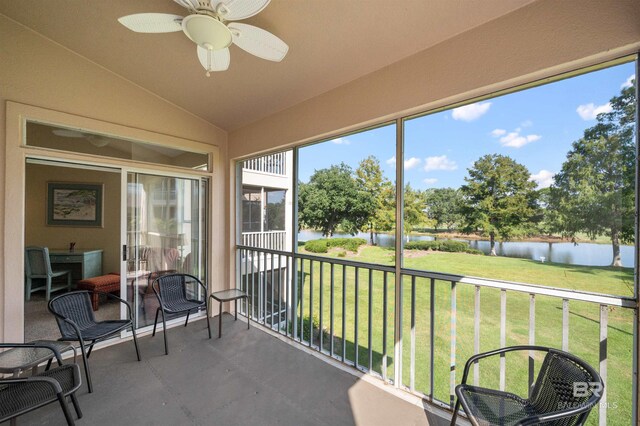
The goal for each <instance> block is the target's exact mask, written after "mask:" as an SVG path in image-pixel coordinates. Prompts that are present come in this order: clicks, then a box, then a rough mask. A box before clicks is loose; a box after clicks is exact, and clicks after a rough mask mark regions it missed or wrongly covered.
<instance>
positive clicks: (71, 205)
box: [47, 182, 103, 227]
mask: <svg viewBox="0 0 640 426" xmlns="http://www.w3.org/2000/svg"><path fill="white" fill-rule="evenodd" d="M102 188H103V185H102V184H101V183H71V182H48V183H47V225H49V226H94V227H101V226H102V192H103V191H102Z"/></svg>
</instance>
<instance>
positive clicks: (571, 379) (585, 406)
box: [451, 346, 604, 426]
mask: <svg viewBox="0 0 640 426" xmlns="http://www.w3.org/2000/svg"><path fill="white" fill-rule="evenodd" d="M512 351H542V352H546V353H547V354H546V355H545V358H544V361H543V362H542V366H541V367H540V372H539V373H538V377H537V378H536V382H535V384H534V385H533V388H532V389H531V393H530V397H529V399H524V398H521V397H520V396H518V395H515V394H512V393H509V392H503V391H497V390H492V389H486V388H481V387H478V386H471V385H468V384H466V381H467V377H468V375H469V369H470V368H471V366H472V365H473V364H474V363H475V362H477V361H478V360H480V359H482V358H486V357H490V356H494V355H499V354H504V353H506V352H512ZM575 383H581V384H584V391H582V390H581V391H580V392H576V390H575V389H576V388H575V385H574V384H575ZM603 390H604V384H603V382H602V378H601V377H600V375H599V374H598V373H597V372H596V371H595V370H594V369H593V368H592V367H591V366H590V365H588V364H587V363H585V362H584V361H583V360H581V359H580V358H578V357H576V356H574V355H571V354H569V353H567V352H563V351H560V350H557V349H552V348H547V347H544V346H511V347H506V348H502V349H498V350H495V351H491V352H485V353H482V354H478V355H475V356H472V357H471V358H469V360H468V361H467V363H466V365H465V367H464V373H463V375H462V384H460V385H458V386H457V387H456V395H457V397H458V401H457V403H456V406H455V409H454V412H453V417H452V419H451V425H452V426H453V425H455V422H456V417H457V415H458V410H459V409H460V405H461V404H462V407H463V408H464V411H465V413H466V414H467V416H468V418H469V421H470V422H471V424H472V425H476V426H477V425H533V424H541V423H542V424H547V425H563V426H574V425H582V424H584V423H585V422H586V420H587V417H588V416H589V412H590V411H591V409H592V408H593V406H594V405H596V404H597V403H598V401H599V400H600V397H601V393H602V391H603Z"/></svg>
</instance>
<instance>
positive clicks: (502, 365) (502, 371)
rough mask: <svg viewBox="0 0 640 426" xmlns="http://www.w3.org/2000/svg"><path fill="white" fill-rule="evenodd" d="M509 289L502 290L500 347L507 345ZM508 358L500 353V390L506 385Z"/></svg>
mask: <svg viewBox="0 0 640 426" xmlns="http://www.w3.org/2000/svg"><path fill="white" fill-rule="evenodd" d="M506 330H507V290H504V289H503V290H500V347H501V348H504V347H505V346H506V345H507V332H506ZM505 372H506V359H505V354H500V390H501V391H503V390H504V388H505V385H506V376H505Z"/></svg>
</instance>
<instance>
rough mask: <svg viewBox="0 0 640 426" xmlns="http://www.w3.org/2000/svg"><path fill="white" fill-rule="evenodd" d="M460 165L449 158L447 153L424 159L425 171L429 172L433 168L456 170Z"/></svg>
mask: <svg viewBox="0 0 640 426" xmlns="http://www.w3.org/2000/svg"><path fill="white" fill-rule="evenodd" d="M457 168H458V165H457V164H456V162H455V161H453V160H449V159H448V158H447V156H446V155H440V156H439V157H427V158H425V159H424V171H425V172H429V171H431V170H447V171H451V170H455V169H457Z"/></svg>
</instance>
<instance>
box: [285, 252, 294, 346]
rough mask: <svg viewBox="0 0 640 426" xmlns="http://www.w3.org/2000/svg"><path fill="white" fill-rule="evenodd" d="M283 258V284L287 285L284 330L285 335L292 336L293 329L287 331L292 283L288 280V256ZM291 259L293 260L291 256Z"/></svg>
mask: <svg viewBox="0 0 640 426" xmlns="http://www.w3.org/2000/svg"><path fill="white" fill-rule="evenodd" d="M284 260H285V271H284V273H285V285H286V286H287V289H286V290H285V291H286V294H287V303H285V304H284V332H285V334H286V335H287V336H291V337H293V330H292V331H291V332H289V324H290V322H289V315H290V312H291V311H290V309H289V305H291V286H292V285H293V283H292V282H290V281H289V256H285V258H284ZM291 260H292V261H293V258H292V259H291Z"/></svg>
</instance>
